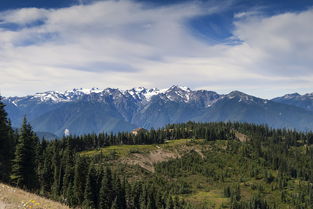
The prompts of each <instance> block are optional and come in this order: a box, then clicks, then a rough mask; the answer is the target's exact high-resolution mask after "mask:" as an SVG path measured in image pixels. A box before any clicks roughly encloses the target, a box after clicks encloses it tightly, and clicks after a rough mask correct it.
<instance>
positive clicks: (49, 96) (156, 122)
mask: <svg viewBox="0 0 313 209" xmlns="http://www.w3.org/2000/svg"><path fill="white" fill-rule="evenodd" d="M3 101H4V103H5V104H6V105H7V106H6V109H7V111H8V113H9V117H10V119H11V121H12V124H13V126H15V127H18V126H20V123H21V121H22V117H23V116H24V115H26V116H27V118H28V119H29V121H30V122H31V124H32V125H33V127H34V129H35V130H36V131H42V132H51V133H53V134H56V135H59V136H60V135H62V134H63V132H64V130H65V129H69V130H70V132H71V133H72V134H85V133H99V132H111V131H112V132H117V131H129V130H131V129H133V128H136V127H144V128H158V127H161V126H164V125H166V124H168V123H180V122H186V121H189V120H192V121H202V122H204V121H242V122H251V123H258V124H268V125H270V126H272V127H274V128H295V129H299V130H312V127H313V112H309V111H308V110H305V109H303V108H300V107H295V106H291V105H287V104H281V103H278V102H276V101H271V100H265V99H261V98H257V97H253V96H250V95H247V94H244V93H242V92H239V91H233V92H231V93H229V94H225V95H220V94H218V93H216V92H213V91H207V90H191V89H190V88H188V87H180V86H176V85H175V86H172V87H170V88H168V89H156V88H153V89H146V88H143V87H139V88H133V89H130V90H119V89H112V88H106V89H103V90H101V89H97V88H92V89H73V90H72V91H65V92H63V93H61V92H55V91H48V92H44V93H37V94H35V95H30V96H25V97H8V98H4V100H3Z"/></svg>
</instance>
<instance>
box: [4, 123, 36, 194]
mask: <svg viewBox="0 0 313 209" xmlns="http://www.w3.org/2000/svg"><path fill="white" fill-rule="evenodd" d="M37 143H38V138H37V137H36V135H35V134H34V132H33V131H32V127H31V126H30V124H29V123H28V122H27V120H26V118H24V120H23V125H22V128H21V133H20V136H19V138H18V142H17V145H16V151H15V157H14V160H13V165H12V173H11V176H10V177H11V181H12V183H13V184H15V185H16V186H19V187H22V188H25V189H28V190H33V189H35V188H36V187H37V182H38V179H37V175H36V164H35V162H36V146H37Z"/></svg>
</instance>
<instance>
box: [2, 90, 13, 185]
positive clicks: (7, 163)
mask: <svg viewBox="0 0 313 209" xmlns="http://www.w3.org/2000/svg"><path fill="white" fill-rule="evenodd" d="M4 107H5V105H4V104H3V103H2V101H1V96H0V181H4V182H8V180H9V175H10V170H11V161H12V159H11V158H12V154H13V152H14V151H13V149H14V142H13V134H12V132H13V131H12V129H11V125H10V122H9V120H8V118H7V113H6V111H5V110H4Z"/></svg>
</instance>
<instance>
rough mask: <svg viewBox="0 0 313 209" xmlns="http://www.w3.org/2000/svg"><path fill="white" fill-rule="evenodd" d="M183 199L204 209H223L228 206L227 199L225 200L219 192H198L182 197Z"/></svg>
mask: <svg viewBox="0 0 313 209" xmlns="http://www.w3.org/2000/svg"><path fill="white" fill-rule="evenodd" d="M184 199H185V200H187V201H189V202H192V203H193V204H195V205H198V206H204V207H205V208H223V207H224V206H225V207H226V206H228V204H229V198H225V197H224V196H223V193H222V191H221V190H212V191H208V192H205V191H199V192H197V193H194V194H192V195H189V196H186V197H184Z"/></svg>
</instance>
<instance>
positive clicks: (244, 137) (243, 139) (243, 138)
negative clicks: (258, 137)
mask: <svg viewBox="0 0 313 209" xmlns="http://www.w3.org/2000/svg"><path fill="white" fill-rule="evenodd" d="M235 136H236V138H237V139H238V140H239V141H241V142H247V141H250V138H249V137H248V136H247V135H245V134H242V133H240V132H237V131H236V133H235Z"/></svg>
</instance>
